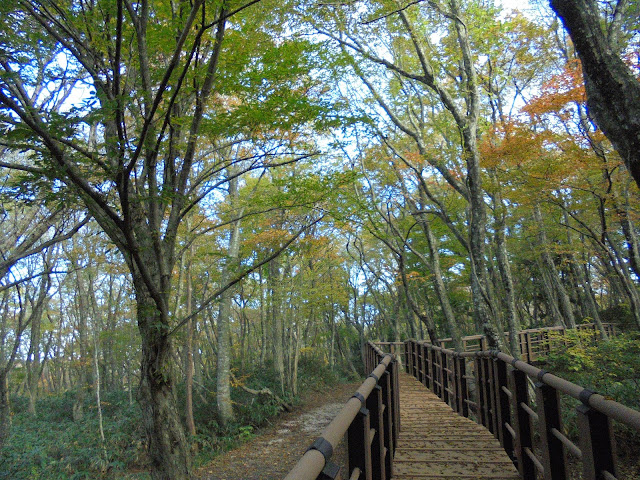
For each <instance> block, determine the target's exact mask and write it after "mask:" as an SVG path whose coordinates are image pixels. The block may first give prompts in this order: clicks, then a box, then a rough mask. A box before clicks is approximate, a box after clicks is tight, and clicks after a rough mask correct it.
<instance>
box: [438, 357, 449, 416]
mask: <svg viewBox="0 0 640 480" xmlns="http://www.w3.org/2000/svg"><path fill="white" fill-rule="evenodd" d="M438 353H439V354H440V385H441V388H442V395H441V396H440V398H442V401H443V402H444V403H446V404H447V405H448V404H449V391H448V390H447V389H448V388H449V373H448V372H447V355H446V354H445V353H442V350H440V351H439V352H438Z"/></svg>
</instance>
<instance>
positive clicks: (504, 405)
mask: <svg viewBox="0 0 640 480" xmlns="http://www.w3.org/2000/svg"><path fill="white" fill-rule="evenodd" d="M493 378H494V385H495V397H496V407H497V408H496V415H495V417H496V419H497V424H498V438H499V439H500V445H502V448H504V450H505V452H507V455H509V457H510V458H512V459H513V437H512V436H511V434H510V433H509V429H508V428H507V424H509V425H511V410H510V404H509V395H508V394H507V392H506V391H505V390H506V389H508V382H507V364H506V363H505V362H503V361H502V360H500V359H499V358H494V359H493Z"/></svg>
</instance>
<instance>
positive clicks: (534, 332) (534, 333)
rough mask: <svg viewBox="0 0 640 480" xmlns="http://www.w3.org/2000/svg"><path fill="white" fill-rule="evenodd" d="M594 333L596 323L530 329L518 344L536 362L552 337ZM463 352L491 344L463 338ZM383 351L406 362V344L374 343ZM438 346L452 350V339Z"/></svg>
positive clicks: (611, 330)
mask: <svg viewBox="0 0 640 480" xmlns="http://www.w3.org/2000/svg"><path fill="white" fill-rule="evenodd" d="M602 326H603V328H604V331H605V333H606V334H607V335H608V336H614V335H615V334H616V327H615V325H614V324H612V323H603V324H602ZM571 330H574V331H578V332H585V331H589V332H593V333H594V335H593V339H594V340H595V341H597V339H598V338H599V335H600V331H599V330H598V326H597V325H596V324H595V323H586V324H581V325H577V326H576V327H575V328H574V329H567V328H565V327H545V328H529V329H527V330H520V332H519V333H518V344H519V345H520V351H521V352H522V354H521V359H522V360H524V361H525V362H528V363H531V362H535V361H536V360H537V359H538V358H540V357H544V356H545V355H547V354H549V352H550V349H551V345H550V339H551V336H552V335H554V334H555V335H565V334H566V332H567V331H571ZM504 336H505V341H506V342H507V343H508V342H509V332H505V333H504ZM461 341H462V351H463V352H484V351H487V350H489V344H488V342H487V337H486V336H485V335H469V336H466V337H462V338H461ZM374 343H375V345H377V346H379V347H380V348H382V349H383V350H387V351H389V352H390V353H393V354H395V355H400V356H401V358H403V362H404V357H403V356H404V342H374ZM438 346H439V347H441V348H452V347H453V339H452V338H442V339H440V340H438Z"/></svg>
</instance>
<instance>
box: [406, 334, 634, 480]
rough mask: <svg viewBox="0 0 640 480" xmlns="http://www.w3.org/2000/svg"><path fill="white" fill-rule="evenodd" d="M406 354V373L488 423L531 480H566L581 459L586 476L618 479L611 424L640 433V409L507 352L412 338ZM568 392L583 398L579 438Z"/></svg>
mask: <svg viewBox="0 0 640 480" xmlns="http://www.w3.org/2000/svg"><path fill="white" fill-rule="evenodd" d="M405 352H406V355H405V368H406V370H407V372H408V373H410V374H411V375H413V376H415V377H416V378H417V379H418V380H419V381H420V382H422V383H423V384H424V385H425V386H426V387H428V388H429V389H431V390H432V391H433V392H434V393H435V394H436V395H438V396H439V397H440V398H441V399H442V400H443V401H444V402H446V403H447V404H449V405H450V406H451V408H453V410H454V411H456V412H458V414H460V415H462V416H465V417H469V416H473V417H475V419H476V421H477V422H478V423H480V424H482V425H484V426H485V427H486V428H488V429H489V430H490V431H491V432H492V433H493V434H494V435H495V437H496V438H498V439H499V440H500V444H501V445H502V447H503V448H504V449H505V451H506V452H507V454H508V455H509V456H510V457H511V459H512V460H513V462H514V464H515V465H516V467H517V468H518V470H519V472H520V476H521V478H522V479H524V480H535V479H536V478H538V476H539V477H540V478H544V479H545V480H548V479H551V480H557V479H567V478H569V471H570V469H571V468H572V467H570V465H573V464H575V462H579V463H581V464H582V479H583V480H596V479H598V480H600V479H605V480H616V479H617V478H618V477H617V476H616V475H617V474H618V469H617V465H616V463H617V460H616V454H615V451H616V446H615V437H614V435H613V427H612V422H614V421H615V422H619V423H622V424H624V425H627V426H628V427H630V428H631V429H634V430H635V431H637V432H640V412H637V411H635V410H632V409H630V408H628V407H625V406H624V405H622V404H620V403H618V402H615V401H612V400H608V399H606V398H605V397H603V396H602V395H599V394H597V393H595V392H593V391H591V390H588V389H586V388H583V387H581V386H579V385H576V384H574V383H571V382H568V381H567V380H564V379H562V378H560V377H557V376H555V375H553V374H551V373H549V372H547V371H545V370H540V369H538V368H536V367H534V366H532V365H530V364H528V363H526V362H523V361H522V360H519V359H515V358H513V357H511V356H509V355H506V354H504V353H502V352H499V351H479V352H462V353H460V352H454V351H453V350H448V349H445V348H442V347H438V346H433V345H430V344H428V343H425V342H418V341H415V340H409V341H407V342H405ZM530 381H533V389H532V391H533V394H531V393H530V391H531V390H530V388H529V384H530V383H531V382H530ZM471 386H472V387H473V388H470V387H471ZM472 390H473V397H472V395H471V392H472ZM562 397H565V398H566V397H571V398H573V399H576V400H578V401H579V404H578V406H577V407H576V408H575V410H576V415H577V426H578V430H579V434H578V437H579V440H578V443H577V444H576V443H574V442H573V441H572V440H570V439H569V438H568V436H567V434H566V432H565V431H564V430H563V425H562V409H563V408H565V409H566V408H569V407H567V406H566V403H567V402H562V401H561V398H562ZM568 455H571V456H573V457H574V459H575V461H574V462H573V463H571V462H568V461H567V456H568Z"/></svg>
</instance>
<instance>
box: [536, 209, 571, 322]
mask: <svg viewBox="0 0 640 480" xmlns="http://www.w3.org/2000/svg"><path fill="white" fill-rule="evenodd" d="M533 218H534V220H535V221H536V223H537V225H538V242H539V245H540V249H541V250H542V252H541V257H542V262H543V264H544V269H545V270H546V272H547V273H548V278H549V281H550V282H551V285H552V286H553V290H554V292H555V294H556V295H557V298H558V303H559V305H560V310H561V311H562V316H563V318H564V321H565V322H566V325H567V326H568V327H569V328H575V326H576V319H575V316H574V315H573V307H572V306H571V300H570V299H569V295H568V294H567V290H566V289H565V288H564V285H563V284H562V282H561V281H560V276H559V274H558V270H557V268H556V266H555V263H553V259H552V258H551V254H550V253H549V250H548V247H549V243H548V240H547V234H546V231H545V226H544V222H543V221H542V213H541V211H540V205H539V204H537V203H536V204H535V205H534V207H533Z"/></svg>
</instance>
